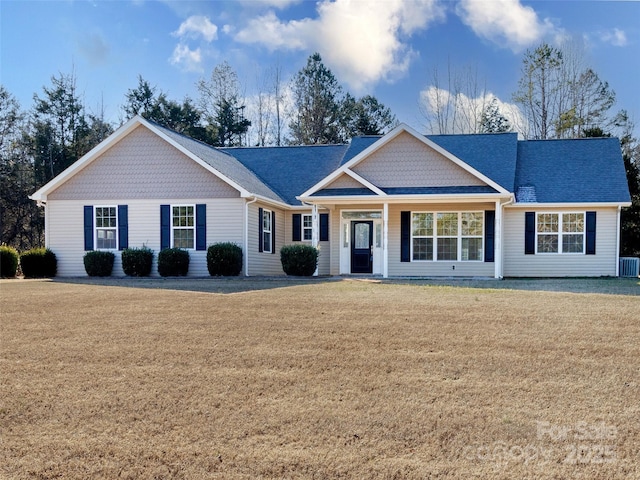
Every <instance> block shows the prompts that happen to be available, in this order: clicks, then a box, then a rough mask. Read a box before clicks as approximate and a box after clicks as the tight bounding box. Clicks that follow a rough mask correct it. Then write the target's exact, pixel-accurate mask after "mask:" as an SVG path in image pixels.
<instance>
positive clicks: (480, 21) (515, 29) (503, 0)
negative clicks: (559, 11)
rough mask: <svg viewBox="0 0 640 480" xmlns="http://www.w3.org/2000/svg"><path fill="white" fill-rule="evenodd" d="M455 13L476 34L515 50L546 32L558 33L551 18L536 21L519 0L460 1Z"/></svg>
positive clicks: (533, 42) (538, 38) (536, 40)
mask: <svg viewBox="0 0 640 480" xmlns="http://www.w3.org/2000/svg"><path fill="white" fill-rule="evenodd" d="M456 13H457V14H458V15H459V16H460V18H461V19H462V21H463V22H464V23H465V24H467V25H468V26H469V27H471V29H472V30H473V31H474V32H475V33H476V35H478V36H479V37H482V38H485V39H487V40H490V41H492V42H495V43H497V44H499V45H505V46H507V47H508V48H511V50H513V51H515V52H519V51H521V50H523V49H525V48H527V47H529V46H531V45H533V44H535V43H537V42H539V41H541V40H542V38H543V37H545V36H547V35H553V36H554V37H557V36H558V35H560V34H561V30H560V29H558V28H557V27H556V26H555V25H554V24H553V23H552V22H551V20H549V19H547V18H545V19H544V20H540V18H538V14H537V13H536V12H535V10H534V9H533V8H531V7H526V6H524V5H522V4H521V3H520V1H519V0H491V1H486V0H460V2H459V3H458V5H457V8H456Z"/></svg>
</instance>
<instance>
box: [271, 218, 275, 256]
mask: <svg viewBox="0 0 640 480" xmlns="http://www.w3.org/2000/svg"><path fill="white" fill-rule="evenodd" d="M271 253H276V212H275V211H273V210H272V211H271Z"/></svg>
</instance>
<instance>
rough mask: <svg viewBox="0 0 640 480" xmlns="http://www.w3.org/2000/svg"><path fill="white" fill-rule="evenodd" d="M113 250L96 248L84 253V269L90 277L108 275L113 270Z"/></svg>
mask: <svg viewBox="0 0 640 480" xmlns="http://www.w3.org/2000/svg"><path fill="white" fill-rule="evenodd" d="M115 258H116V256H115V255H114V254H113V252H102V251H99V250H95V251H92V252H87V253H85V255H84V269H85V270H86V272H87V275H89V276H90V277H108V276H110V275H111V272H112V271H113V261H114V260H115Z"/></svg>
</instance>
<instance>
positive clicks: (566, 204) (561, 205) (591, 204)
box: [506, 202, 631, 210]
mask: <svg viewBox="0 0 640 480" xmlns="http://www.w3.org/2000/svg"><path fill="white" fill-rule="evenodd" d="M629 206H631V202H546V203H545V202H520V203H517V202H516V203H512V204H510V205H507V206H506V208H523V209H527V208H528V209H537V210H539V209H541V208H598V207H600V208H610V207H616V208H617V207H629Z"/></svg>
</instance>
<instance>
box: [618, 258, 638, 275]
mask: <svg viewBox="0 0 640 480" xmlns="http://www.w3.org/2000/svg"><path fill="white" fill-rule="evenodd" d="M620 276H621V277H638V276H640V258H635V257H620Z"/></svg>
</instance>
